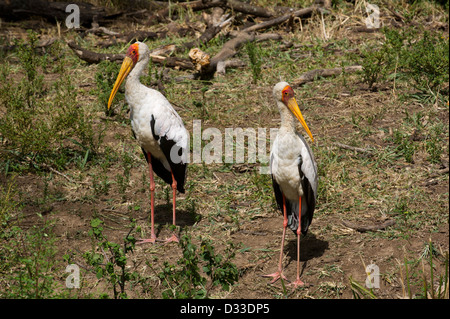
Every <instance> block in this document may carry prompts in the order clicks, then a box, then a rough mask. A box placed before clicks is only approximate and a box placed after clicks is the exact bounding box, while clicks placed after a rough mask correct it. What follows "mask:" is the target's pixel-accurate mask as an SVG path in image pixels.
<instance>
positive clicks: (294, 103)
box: [288, 97, 314, 142]
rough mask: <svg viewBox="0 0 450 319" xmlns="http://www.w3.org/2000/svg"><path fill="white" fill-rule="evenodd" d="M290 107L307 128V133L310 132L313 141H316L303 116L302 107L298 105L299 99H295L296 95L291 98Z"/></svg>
mask: <svg viewBox="0 0 450 319" xmlns="http://www.w3.org/2000/svg"><path fill="white" fill-rule="evenodd" d="M288 107H289V109H290V110H291V112H292V113H294V115H295V117H296V118H297V119H298V120H299V121H300V123H301V124H302V126H303V128H304V129H305V130H306V133H308V135H309V137H310V138H311V141H313V142H314V138H313V136H312V134H311V131H310V130H309V128H308V125H306V122H305V119H304V118H303V115H302V112H300V108H299V107H298V104H297V100H296V99H295V97H292V98H291V99H289V102H288Z"/></svg>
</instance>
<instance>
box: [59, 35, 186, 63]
mask: <svg viewBox="0 0 450 319" xmlns="http://www.w3.org/2000/svg"><path fill="white" fill-rule="evenodd" d="M67 44H68V46H69V47H70V48H71V49H72V50H73V52H75V54H76V55H77V56H78V57H79V58H80V59H82V60H84V61H86V62H88V63H100V62H101V61H105V60H106V61H122V60H123V59H124V58H125V54H120V53H118V54H114V53H97V52H93V51H90V50H86V49H83V48H82V47H80V46H78V45H77V44H75V42H73V41H71V42H68V43H67ZM150 58H151V60H152V62H154V63H158V64H163V65H165V66H166V67H171V68H180V69H184V70H194V69H195V67H194V65H193V64H192V62H191V61H189V60H188V59H183V58H177V57H165V56H161V55H157V54H152V53H150Z"/></svg>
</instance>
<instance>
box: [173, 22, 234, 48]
mask: <svg viewBox="0 0 450 319" xmlns="http://www.w3.org/2000/svg"><path fill="white" fill-rule="evenodd" d="M227 18H228V15H222V16H221V17H220V18H219V20H218V21H214V19H212V20H213V21H210V23H208V26H207V28H206V30H205V32H203V34H202V35H201V36H200V37H199V38H198V39H196V40H194V41H191V42H188V43H185V44H183V46H182V47H180V50H181V49H183V48H184V49H192V48H193V47H199V46H201V45H204V44H206V43H208V42H209V41H210V40H212V39H213V38H214V37H215V36H216V35H217V34H218V33H219V32H220V31H222V30H223V28H225V27H226V26H227V25H229V24H230V23H231V21H232V20H233V18H228V19H227Z"/></svg>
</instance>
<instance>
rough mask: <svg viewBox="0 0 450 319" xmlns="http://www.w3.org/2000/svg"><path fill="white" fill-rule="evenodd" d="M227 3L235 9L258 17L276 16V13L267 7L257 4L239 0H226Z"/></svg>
mask: <svg viewBox="0 0 450 319" xmlns="http://www.w3.org/2000/svg"><path fill="white" fill-rule="evenodd" d="M226 5H227V7H229V8H230V9H232V10H234V11H238V12H242V13H245V14H250V15H253V16H257V17H263V18H271V17H273V16H274V13H273V12H271V11H269V10H267V9H266V8H263V7H259V6H255V5H253V4H248V3H245V2H241V1H238V0H228V1H226Z"/></svg>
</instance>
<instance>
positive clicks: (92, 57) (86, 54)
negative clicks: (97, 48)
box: [67, 41, 125, 63]
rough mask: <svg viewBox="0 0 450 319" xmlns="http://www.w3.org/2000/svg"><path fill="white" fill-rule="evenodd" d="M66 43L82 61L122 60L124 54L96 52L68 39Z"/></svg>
mask: <svg viewBox="0 0 450 319" xmlns="http://www.w3.org/2000/svg"><path fill="white" fill-rule="evenodd" d="M67 45H68V46H69V47H70V48H71V49H72V50H73V52H74V53H75V54H76V55H77V56H78V57H79V58H80V59H81V60H83V61H86V62H87V63H100V62H101V61H105V60H107V61H122V60H123V59H124V58H125V54H114V53H97V52H93V51H90V50H86V49H83V48H82V47H80V46H79V45H77V44H76V43H75V42H73V41H70V42H68V43H67Z"/></svg>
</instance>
